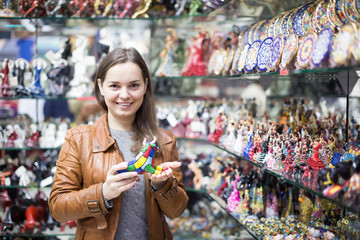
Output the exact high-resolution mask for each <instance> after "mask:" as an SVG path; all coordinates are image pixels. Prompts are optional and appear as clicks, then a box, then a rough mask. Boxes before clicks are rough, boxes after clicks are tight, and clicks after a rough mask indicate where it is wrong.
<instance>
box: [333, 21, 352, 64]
mask: <svg viewBox="0 0 360 240" xmlns="http://www.w3.org/2000/svg"><path fill="white" fill-rule="evenodd" d="M354 41H355V30H354V28H353V27H352V25H345V26H343V27H342V28H341V30H340V32H338V33H337V34H336V35H335V37H334V38H333V41H332V44H331V51H330V61H331V65H332V66H342V65H347V64H348V63H349V61H350V58H351V52H352V48H353V46H354Z"/></svg>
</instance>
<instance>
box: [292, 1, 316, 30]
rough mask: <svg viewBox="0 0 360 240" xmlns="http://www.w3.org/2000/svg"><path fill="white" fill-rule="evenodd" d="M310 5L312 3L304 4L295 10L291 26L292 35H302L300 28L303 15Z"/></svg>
mask: <svg viewBox="0 0 360 240" xmlns="http://www.w3.org/2000/svg"><path fill="white" fill-rule="evenodd" d="M312 4H313V3H308V4H305V5H304V6H302V7H301V8H299V10H297V11H296V13H295V17H294V20H293V22H292V25H293V29H294V33H295V34H297V35H298V36H300V37H301V36H303V35H304V31H303V28H302V25H303V17H304V14H305V12H306V10H307V9H308V8H309V7H310V6H311V5H312Z"/></svg>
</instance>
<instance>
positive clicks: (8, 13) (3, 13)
mask: <svg viewBox="0 0 360 240" xmlns="http://www.w3.org/2000/svg"><path fill="white" fill-rule="evenodd" d="M10 4H11V2H10V0H6V4H5V6H4V3H3V8H1V9H0V17H14V16H15V11H14V10H13V9H11V7H10Z"/></svg>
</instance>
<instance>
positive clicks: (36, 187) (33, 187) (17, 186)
mask: <svg viewBox="0 0 360 240" xmlns="http://www.w3.org/2000/svg"><path fill="white" fill-rule="evenodd" d="M0 188H4V189H17V188H28V189H51V186H46V187H40V186H39V185H34V184H33V185H29V186H19V185H10V186H5V185H0Z"/></svg>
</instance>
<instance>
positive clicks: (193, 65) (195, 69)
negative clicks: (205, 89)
mask: <svg viewBox="0 0 360 240" xmlns="http://www.w3.org/2000/svg"><path fill="white" fill-rule="evenodd" d="M204 39H205V34H201V36H200V37H198V38H197V39H196V40H194V42H193V44H192V47H191V49H190V55H189V57H188V59H187V61H186V63H185V65H184V67H183V69H182V70H181V75H182V76H206V66H205V62H204V61H203V50H202V44H203V41H204Z"/></svg>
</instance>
